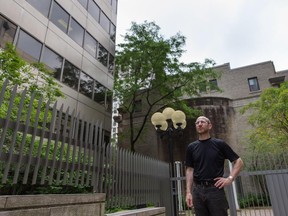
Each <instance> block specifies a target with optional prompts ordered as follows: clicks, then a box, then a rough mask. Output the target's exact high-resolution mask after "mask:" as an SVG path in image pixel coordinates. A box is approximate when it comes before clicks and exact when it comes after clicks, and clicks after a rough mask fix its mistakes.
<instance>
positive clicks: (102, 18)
mask: <svg viewBox="0 0 288 216" xmlns="http://www.w3.org/2000/svg"><path fill="white" fill-rule="evenodd" d="M100 25H101V26H102V27H103V28H104V30H105V31H106V32H107V33H108V34H109V30H110V20H109V19H108V17H107V16H106V15H105V14H104V13H103V11H102V12H101V16H100Z"/></svg>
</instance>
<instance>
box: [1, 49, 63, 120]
mask: <svg viewBox="0 0 288 216" xmlns="http://www.w3.org/2000/svg"><path fill="white" fill-rule="evenodd" d="M52 75H53V74H51V72H50V71H48V70H47V69H46V68H45V66H44V65H43V64H42V63H34V64H33V65H30V64H28V63H27V62H25V61H24V60H23V59H22V58H21V57H20V56H19V55H18V54H17V52H16V49H15V47H14V46H13V45H12V44H7V46H6V48H5V50H2V51H1V52H0V87H2V86H3V82H4V81H5V80H9V82H8V85H7V89H6V93H5V96H4V97H5V99H4V104H2V106H1V111H0V117H4V116H5V115H6V113H7V108H8V104H9V99H10V98H11V91H12V90H13V88H14V86H15V85H17V86H18V93H17V96H16V98H15V100H14V106H13V107H14V109H13V112H12V116H11V119H15V117H16V115H17V111H18V109H19V104H20V99H21V92H22V91H23V90H24V89H26V91H27V95H31V94H32V93H34V94H35V101H33V106H32V107H33V108H34V111H33V112H32V117H31V119H34V116H35V113H36V110H37V106H38V102H37V99H39V98H40V97H42V100H43V104H42V105H41V109H42V110H44V108H45V105H46V103H47V102H48V101H49V102H50V103H53V102H55V101H56V99H57V98H58V97H64V94H63V93H62V92H61V90H60V84H58V83H57V81H56V80H55V79H54V77H53V76H52ZM29 102H30V98H26V99H25V102H24V109H23V114H22V116H23V119H25V116H27V111H28V106H29ZM42 117H43V116H42Z"/></svg>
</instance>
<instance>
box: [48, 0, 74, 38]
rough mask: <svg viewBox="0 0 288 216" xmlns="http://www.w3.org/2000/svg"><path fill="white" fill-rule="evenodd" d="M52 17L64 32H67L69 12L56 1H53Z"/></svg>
mask: <svg viewBox="0 0 288 216" xmlns="http://www.w3.org/2000/svg"><path fill="white" fill-rule="evenodd" d="M50 19H51V21H52V22H53V23H54V24H55V25H56V26H58V27H59V28H60V29H61V30H62V31H63V32H65V33H67V29H68V22H69V14H68V13H67V12H66V11H65V10H64V9H63V8H62V7H60V5H59V4H57V3H56V2H53V8H52V13H51V17H50Z"/></svg>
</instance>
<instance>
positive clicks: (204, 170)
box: [186, 138, 239, 181]
mask: <svg viewBox="0 0 288 216" xmlns="http://www.w3.org/2000/svg"><path fill="white" fill-rule="evenodd" d="M238 158H239V156H238V155H237V154H236V153H235V152H234V151H233V150H232V149H231V147H230V146H229V145H228V144H227V143H226V142H225V141H223V140H221V139H216V138H209V139H207V140H197V141H195V142H192V143H190V144H189V145H188V147H187V151H186V166H188V167H192V168H194V172H193V175H194V180H195V181H212V180H213V179H214V178H216V177H222V176H223V174H224V162H225V159H228V160H229V161H231V162H233V161H235V160H237V159H238Z"/></svg>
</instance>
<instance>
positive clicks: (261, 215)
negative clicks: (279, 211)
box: [179, 208, 274, 216]
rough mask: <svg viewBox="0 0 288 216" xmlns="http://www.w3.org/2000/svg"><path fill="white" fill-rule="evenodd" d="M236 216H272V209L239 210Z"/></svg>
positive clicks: (185, 214) (188, 213) (185, 215)
mask: <svg viewBox="0 0 288 216" xmlns="http://www.w3.org/2000/svg"><path fill="white" fill-rule="evenodd" d="M179 215H180V216H195V215H194V214H193V212H192V211H191V210H190V211H186V212H185V213H184V212H183V213H182V214H179ZM237 216H274V214H273V211H272V208H265V209H257V208H255V209H241V210H239V211H238V212H237Z"/></svg>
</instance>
